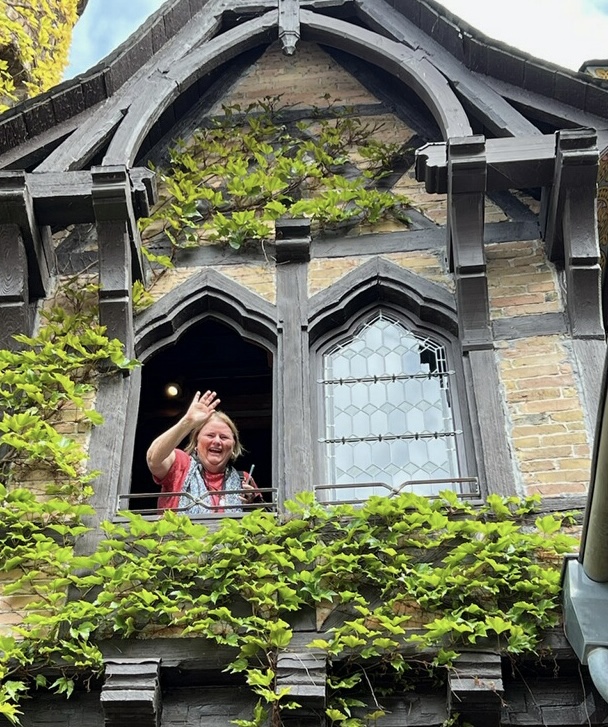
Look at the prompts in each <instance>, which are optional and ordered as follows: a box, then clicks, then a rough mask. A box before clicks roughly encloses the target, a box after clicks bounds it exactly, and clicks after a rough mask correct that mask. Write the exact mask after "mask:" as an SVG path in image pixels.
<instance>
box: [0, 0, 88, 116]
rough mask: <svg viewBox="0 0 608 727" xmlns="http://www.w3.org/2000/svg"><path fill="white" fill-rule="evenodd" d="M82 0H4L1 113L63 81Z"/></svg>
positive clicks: (0, 2)
mask: <svg viewBox="0 0 608 727" xmlns="http://www.w3.org/2000/svg"><path fill="white" fill-rule="evenodd" d="M77 7H78V0H36V2H32V0H19V1H17V0H0V59H1V60H0V112H1V111H5V110H6V109H7V108H8V107H9V106H10V105H11V103H12V102H14V101H16V100H17V99H19V98H24V97H25V98H27V97H31V96H35V95H36V94H38V93H41V92H42V91H46V90H48V89H49V88H51V86H54V85H56V84H57V83H59V81H61V76H62V74H63V71H64V69H65V67H66V65H67V62H68V54H69V47H70V40H71V37H72V28H73V27H74V24H75V23H76V20H77V19H78V13H77Z"/></svg>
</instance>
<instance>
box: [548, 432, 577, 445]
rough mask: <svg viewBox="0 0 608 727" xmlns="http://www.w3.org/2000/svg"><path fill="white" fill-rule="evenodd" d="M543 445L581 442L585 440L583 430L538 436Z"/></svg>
mask: <svg viewBox="0 0 608 727" xmlns="http://www.w3.org/2000/svg"><path fill="white" fill-rule="evenodd" d="M540 440H541V446H543V447H559V446H560V445H562V444H583V443H584V442H586V441H587V436H586V434H585V433H584V432H567V433H566V434H547V435H544V436H542V437H541V438H540Z"/></svg>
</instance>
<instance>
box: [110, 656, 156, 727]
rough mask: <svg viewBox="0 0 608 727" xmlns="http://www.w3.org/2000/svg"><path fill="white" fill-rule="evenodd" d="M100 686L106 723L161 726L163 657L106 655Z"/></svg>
mask: <svg viewBox="0 0 608 727" xmlns="http://www.w3.org/2000/svg"><path fill="white" fill-rule="evenodd" d="M105 664H106V671H105V673H106V681H105V684H104V685H103V687H102V690H101V696H100V701H101V706H102V708H103V712H104V716H105V727H133V725H137V727H159V725H160V715H161V708H162V701H161V691H160V659H133V658H124V659H106V662H105Z"/></svg>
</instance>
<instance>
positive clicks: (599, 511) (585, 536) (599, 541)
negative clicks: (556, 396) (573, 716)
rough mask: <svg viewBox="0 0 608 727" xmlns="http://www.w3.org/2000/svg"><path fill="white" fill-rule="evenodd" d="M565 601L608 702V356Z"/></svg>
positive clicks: (584, 657)
mask: <svg viewBox="0 0 608 727" xmlns="http://www.w3.org/2000/svg"><path fill="white" fill-rule="evenodd" d="M563 605H564V632H565V634H566V638H567V639H568V641H569V642H570V645H571V646H572V648H573V649H574V652H575V653H576V655H577V657H578V658H579V661H580V662H581V664H586V665H587V666H588V667H589V675H590V676H591V679H592V681H593V684H594V685H595V687H596V689H597V690H598V692H599V693H600V695H601V696H602V698H603V699H604V700H605V701H606V702H608V356H607V357H606V362H605V364H604V374H603V379H602V389H601V394H600V404H599V408H598V418H597V426H596V433H595V440H594V446H593V460H592V465H591V483H590V486H589V494H588V496H587V506H586V508H585V520H584V523H583V532H582V537H581V547H580V554H579V555H578V556H571V557H567V558H566V561H565V563H564V570H563Z"/></svg>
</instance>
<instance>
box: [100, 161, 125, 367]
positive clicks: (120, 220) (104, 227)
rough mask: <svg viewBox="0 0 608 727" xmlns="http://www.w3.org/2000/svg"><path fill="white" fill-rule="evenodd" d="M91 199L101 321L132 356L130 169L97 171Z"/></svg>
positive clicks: (107, 168) (103, 169) (113, 168)
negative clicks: (96, 245) (94, 223)
mask: <svg viewBox="0 0 608 727" xmlns="http://www.w3.org/2000/svg"><path fill="white" fill-rule="evenodd" d="M91 196H92V200H93V211H94V214H95V219H96V226H97V243H98V247H99V285H100V290H99V319H100V322H101V324H102V325H104V326H106V329H107V333H108V336H109V337H110V338H118V339H119V340H120V341H122V342H123V343H124V345H125V348H126V354H127V356H131V355H133V305H132V295H131V286H132V282H133V280H132V273H131V266H132V254H131V253H132V250H131V247H130V242H129V221H130V220H133V219H134V218H133V210H132V206H131V197H130V185H129V178H128V176H127V170H126V168H125V167H96V168H94V169H93V170H92V186H91Z"/></svg>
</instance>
